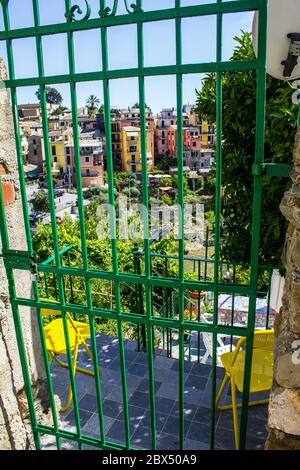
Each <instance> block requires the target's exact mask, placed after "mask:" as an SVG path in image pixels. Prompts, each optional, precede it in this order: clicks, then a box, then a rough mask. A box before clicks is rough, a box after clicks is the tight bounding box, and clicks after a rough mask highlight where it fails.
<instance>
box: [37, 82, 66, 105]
mask: <svg viewBox="0 0 300 470" xmlns="http://www.w3.org/2000/svg"><path fill="white" fill-rule="evenodd" d="M36 97H37V98H38V100H39V101H40V100H41V93H40V90H38V91H37V92H36ZM46 101H47V103H49V104H58V105H61V103H62V102H63V97H62V95H61V94H60V92H59V91H58V90H57V89H56V88H53V87H50V86H46Z"/></svg>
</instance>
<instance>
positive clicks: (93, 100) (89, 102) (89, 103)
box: [86, 95, 100, 109]
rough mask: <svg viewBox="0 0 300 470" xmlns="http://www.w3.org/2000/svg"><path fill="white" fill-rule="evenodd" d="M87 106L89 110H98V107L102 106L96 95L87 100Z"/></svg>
mask: <svg viewBox="0 0 300 470" xmlns="http://www.w3.org/2000/svg"><path fill="white" fill-rule="evenodd" d="M86 104H87V106H88V108H89V109H96V108H97V106H98V105H99V104H100V100H99V98H98V97H97V96H96V95H90V96H89V97H88V99H87V100H86Z"/></svg>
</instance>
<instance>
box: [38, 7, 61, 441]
mask: <svg viewBox="0 0 300 470" xmlns="http://www.w3.org/2000/svg"><path fill="white" fill-rule="evenodd" d="M32 8H33V16H34V25H35V27H36V28H38V27H39V26H40V16H39V5H38V0H33V1H32ZM36 49H37V58H38V70H39V76H43V74H44V64H43V59H42V57H43V50H42V38H41V37H40V36H37V37H36ZM41 96H42V95H41ZM35 284H37V283H35ZM46 295H47V297H48V286H47V285H46ZM35 298H36V299H37V300H38V299H39V292H38V286H37V285H36V286H35ZM37 314H38V322H39V331H40V337H41V342H42V348H43V355H44V363H45V369H46V374H47V380H48V387H49V392H50V403H51V410H52V417H53V425H54V430H55V432H56V445H57V449H58V450H60V449H61V440H60V438H59V436H58V435H57V433H58V430H59V425H58V419H57V409H56V405H55V400H54V391H53V383H52V377H51V372H50V367H49V361H48V352H47V348H46V339H45V333H44V323H43V320H42V317H41V311H40V309H37Z"/></svg>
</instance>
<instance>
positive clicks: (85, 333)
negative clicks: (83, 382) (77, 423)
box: [41, 299, 101, 413]
mask: <svg viewBox="0 0 300 470" xmlns="http://www.w3.org/2000/svg"><path fill="white" fill-rule="evenodd" d="M41 301H43V302H52V303H58V302H56V301H55V300H49V299H41ZM41 314H42V316H43V317H49V316H61V312H60V311H59V310H54V309H51V308H41ZM66 319H67V327H68V332H69V339H70V350H71V353H72V354H73V362H72V365H73V373H74V375H75V374H76V372H80V373H82V374H86V375H91V376H94V375H95V374H94V372H93V371H91V370H87V369H83V368H82V367H78V366H77V358H78V351H79V348H80V346H83V347H84V349H85V350H86V352H87V355H88V356H89V358H90V359H92V360H93V355H92V352H91V351H90V349H89V347H88V345H87V343H86V341H87V340H88V339H89V338H90V336H91V335H90V327H89V325H88V324H87V323H83V322H78V321H75V320H73V318H72V316H71V315H70V313H68V312H67V314H66ZM44 331H45V339H46V347H47V351H48V353H49V355H50V357H51V358H52V359H53V360H54V361H55V362H57V363H58V364H59V365H60V366H61V367H64V368H66V369H68V368H69V365H68V363H66V362H64V361H62V360H61V359H59V358H58V356H60V355H66V354H67V346H66V340H65V333H64V325H63V319H62V318H57V319H55V320H52V321H51V322H50V323H48V325H46V326H45V328H44ZM99 371H100V373H101V369H100V368H99ZM72 401H73V394H72V387H71V385H70V389H69V396H68V401H67V404H66V405H64V406H62V407H61V410H60V411H61V412H62V413H63V412H66V411H68V409H69V408H70V406H71V405H72Z"/></svg>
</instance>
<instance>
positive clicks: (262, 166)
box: [252, 163, 293, 178]
mask: <svg viewBox="0 0 300 470" xmlns="http://www.w3.org/2000/svg"><path fill="white" fill-rule="evenodd" d="M292 171H293V165H290V164H288V163H254V165H253V166H252V174H253V176H274V177H276V176H277V177H281V178H289V177H290V176H291V173H292Z"/></svg>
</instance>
